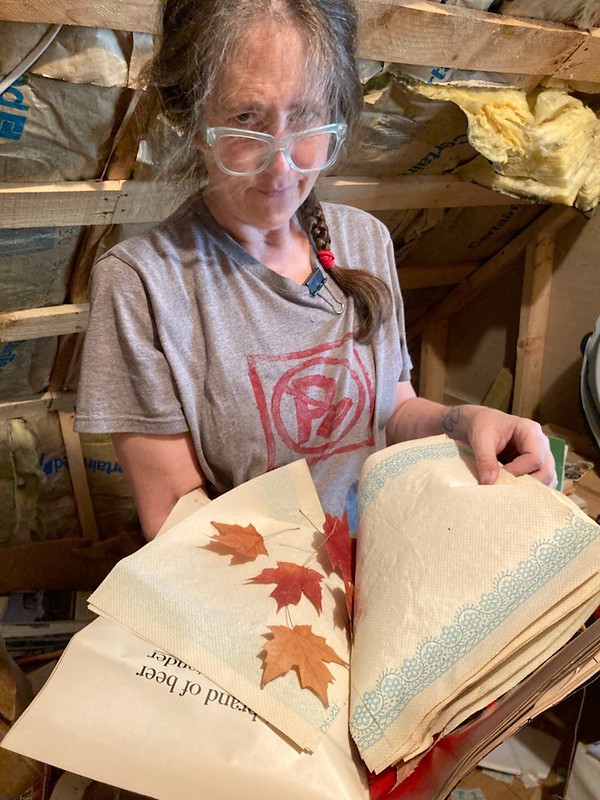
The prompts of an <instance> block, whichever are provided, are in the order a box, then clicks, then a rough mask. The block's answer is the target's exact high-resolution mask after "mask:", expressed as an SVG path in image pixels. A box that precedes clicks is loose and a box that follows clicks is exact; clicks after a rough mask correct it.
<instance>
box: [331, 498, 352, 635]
mask: <svg viewBox="0 0 600 800" xmlns="http://www.w3.org/2000/svg"><path fill="white" fill-rule="evenodd" d="M323 532H324V533H325V550H326V551H327V555H328V556H329V561H330V563H331V566H332V568H333V569H335V570H338V571H339V573H340V574H341V576H342V578H343V580H344V588H345V590H346V609H347V611H348V619H350V620H352V606H353V602H354V569H353V566H354V553H355V550H354V548H355V540H354V539H352V537H351V536H350V530H349V528H348V514H347V512H346V511H344V516H343V517H341V519H340V517H334V516H333V515H332V514H325V524H324V526H323Z"/></svg>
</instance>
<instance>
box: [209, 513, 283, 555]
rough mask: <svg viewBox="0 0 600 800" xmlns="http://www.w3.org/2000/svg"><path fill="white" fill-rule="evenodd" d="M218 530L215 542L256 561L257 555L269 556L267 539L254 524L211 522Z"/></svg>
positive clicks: (214, 538) (213, 538) (214, 537)
mask: <svg viewBox="0 0 600 800" xmlns="http://www.w3.org/2000/svg"><path fill="white" fill-rule="evenodd" d="M210 524H211V525H214V527H215V528H216V529H217V530H218V534H217V535H216V536H213V537H212V540H213V541H214V542H217V543H218V544H219V545H222V546H223V547H226V548H227V549H228V550H231V551H232V552H233V553H236V554H237V555H238V556H241V557H242V558H245V559H247V560H248V561H254V559H255V558H256V557H257V556H261V555H264V556H268V555H269V553H268V552H267V548H266V547H265V540H264V539H263V537H262V536H261V534H260V533H259V532H258V531H257V530H256V528H255V527H254V525H246V526H245V527H244V526H243V525H235V524H232V523H229V522H211V523H210Z"/></svg>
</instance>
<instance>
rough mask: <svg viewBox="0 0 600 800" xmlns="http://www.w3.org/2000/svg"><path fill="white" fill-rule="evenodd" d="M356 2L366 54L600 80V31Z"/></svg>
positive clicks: (73, 7)
mask: <svg viewBox="0 0 600 800" xmlns="http://www.w3.org/2000/svg"><path fill="white" fill-rule="evenodd" d="M357 7H358V13H359V55H360V56H361V57H362V58H371V59H380V60H385V61H396V62H400V63H405V64H416V65H422V66H444V67H454V68H456V69H467V70H482V71H484V72H507V73H521V74H527V75H555V76H557V77H563V78H573V79H579V80H587V81H600V38H599V34H598V32H597V31H593V32H592V33H589V32H588V31H580V30H576V29H574V28H570V27H567V26H561V25H557V24H554V23H552V24H549V23H543V22H538V21H533V20H523V19H517V18H513V17H507V16H500V15H498V14H490V13H488V12H482V11H473V10H470V9H464V8H459V7H454V6H446V5H439V4H437V3H429V2H427V0H357ZM159 8H160V2H159V0H128V2H126V3H125V2H122V0H102V2H100V3H89V2H87V0H55V1H54V2H52V3H48V2H42V0H3V3H2V8H1V9H0V18H1V19H3V20H7V21H16V22H47V23H54V24H56V23H62V24H65V25H83V26H89V27H99V28H113V29H116V30H126V31H142V32H148V33H155V32H157V31H158V28H159V20H158V10H159Z"/></svg>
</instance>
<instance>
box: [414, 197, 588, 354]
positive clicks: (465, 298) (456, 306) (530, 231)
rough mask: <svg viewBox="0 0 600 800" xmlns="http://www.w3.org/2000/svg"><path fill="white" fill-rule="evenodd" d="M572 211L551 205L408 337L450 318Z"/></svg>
mask: <svg viewBox="0 0 600 800" xmlns="http://www.w3.org/2000/svg"><path fill="white" fill-rule="evenodd" d="M575 213H576V212H575V211H574V210H573V209H572V208H569V207H566V206H552V207H551V208H549V209H548V210H547V211H545V212H544V213H543V214H542V215H541V216H540V217H538V218H537V219H536V220H535V221H534V222H532V223H531V225H529V226H528V227H527V228H525V230H524V231H522V232H521V233H520V234H519V235H518V236H516V237H515V238H514V239H513V240H512V241H511V242H509V244H507V245H506V247H503V248H502V250H500V251H499V252H498V253H496V255H495V256H492V258H490V259H489V260H488V261H486V262H485V264H483V265H482V266H481V267H480V268H479V269H478V270H476V271H475V272H473V273H472V274H471V275H470V276H469V277H468V278H466V279H465V280H464V281H462V283H460V284H459V285H458V286H457V287H456V288H455V289H453V290H452V291H451V292H450V293H449V294H448V295H447V296H446V297H445V298H444V299H443V300H440V302H439V303H437V304H436V305H435V306H434V307H433V308H431V309H429V311H427V312H426V313H425V314H423V316H422V317H420V318H419V319H418V320H417V321H416V322H414V323H413V324H412V325H411V326H410V327H409V328H408V331H407V336H408V339H409V340H412V339H414V338H415V337H417V336H419V335H420V334H421V333H423V331H424V330H425V329H426V328H427V327H428V326H429V325H431V324H432V323H434V322H440V321H442V320H445V319H449V318H450V317H452V316H454V315H455V314H456V313H457V312H458V311H460V310H461V309H462V308H464V306H466V305H467V303H470V302H471V300H474V299H475V298H476V297H477V296H478V295H479V294H480V293H481V292H482V291H484V289H487V287H488V286H491V285H492V284H493V283H494V282H495V281H497V280H498V279H499V278H500V277H502V275H504V274H505V272H506V271H507V270H508V269H509V268H510V267H511V265H512V264H513V262H514V260H515V259H516V258H517V257H518V256H519V255H520V254H521V253H522V252H523V250H524V249H525V248H526V247H527V245H528V244H529V243H530V242H532V241H534V240H535V239H536V238H538V237H539V236H540V235H542V234H544V235H545V236H550V235H552V234H553V233H556V232H557V231H559V230H560V229H561V228H562V227H564V225H566V224H567V222H570V221H571V220H572V219H573V218H574V217H575Z"/></svg>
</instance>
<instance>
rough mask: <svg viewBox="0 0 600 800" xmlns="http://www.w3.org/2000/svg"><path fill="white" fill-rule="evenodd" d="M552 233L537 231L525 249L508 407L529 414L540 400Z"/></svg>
mask: <svg viewBox="0 0 600 800" xmlns="http://www.w3.org/2000/svg"><path fill="white" fill-rule="evenodd" d="M553 266H554V236H552V235H550V236H545V235H543V234H541V235H540V236H538V237H536V238H535V239H534V240H533V241H532V242H531V243H530V244H529V245H528V246H527V250H526V252H525V272H524V275H523V292H522V297H521V316H520V322H519V338H518V341H517V365H516V370H515V389H514V395H513V404H512V411H513V414H518V415H519V416H521V417H530V418H533V417H534V416H535V413H536V409H537V407H538V405H539V401H540V388H541V383H542V367H543V363H544V348H545V344H546V329H547V326H548V312H549V309H550V294H551V291H552V269H553Z"/></svg>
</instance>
